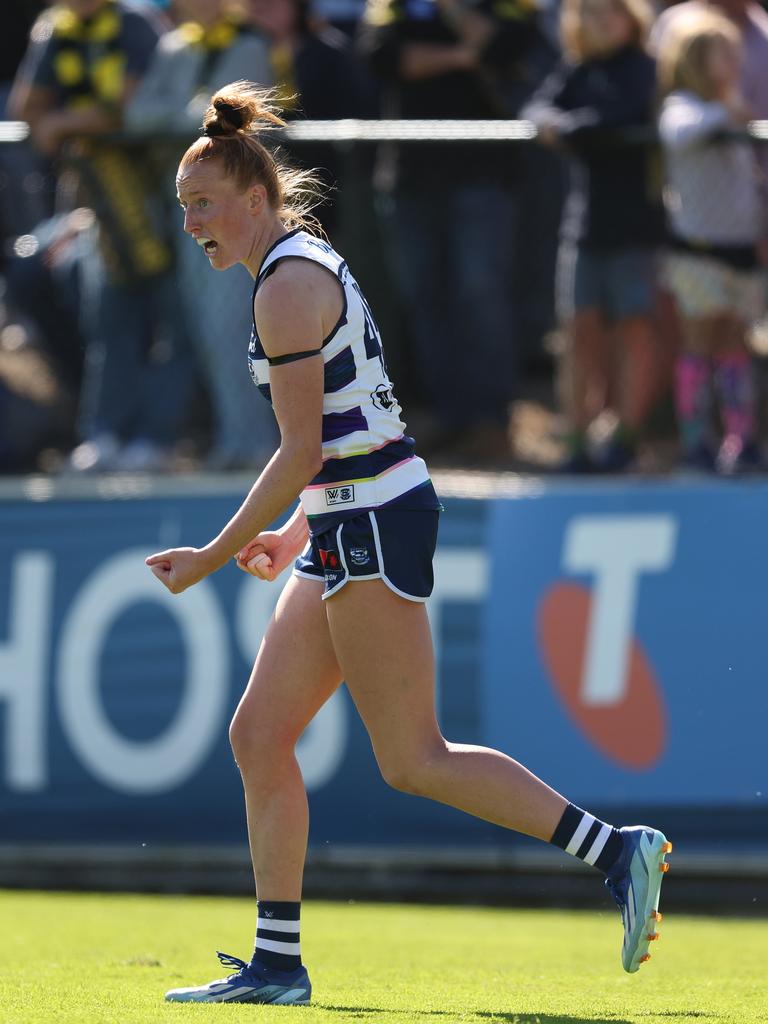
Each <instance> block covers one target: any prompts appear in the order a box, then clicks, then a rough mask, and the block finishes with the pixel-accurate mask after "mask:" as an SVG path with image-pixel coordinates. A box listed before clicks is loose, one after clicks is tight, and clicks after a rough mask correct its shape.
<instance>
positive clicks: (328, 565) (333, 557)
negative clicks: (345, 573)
mask: <svg viewBox="0 0 768 1024" xmlns="http://www.w3.org/2000/svg"><path fill="white" fill-rule="evenodd" d="M320 561H321V562H322V563H323V568H324V569H338V567H339V556H338V555H337V554H336V552H335V551H323V549H322V548H320Z"/></svg>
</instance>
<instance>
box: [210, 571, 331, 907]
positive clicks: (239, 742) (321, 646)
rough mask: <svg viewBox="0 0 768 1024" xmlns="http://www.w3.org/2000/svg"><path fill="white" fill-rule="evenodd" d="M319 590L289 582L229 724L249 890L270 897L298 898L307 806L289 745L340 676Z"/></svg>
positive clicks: (320, 587) (300, 580)
mask: <svg viewBox="0 0 768 1024" xmlns="http://www.w3.org/2000/svg"><path fill="white" fill-rule="evenodd" d="M322 591H323V584H322V583H321V582H315V581H314V580H307V579H303V578H300V577H296V576H293V577H291V579H290V580H289V581H288V583H287V584H286V586H285V589H284V591H283V593H282V594H281V596H280V599H279V601H278V604H277V607H276V609H275V613H274V615H273V617H272V620H271V622H270V623H269V626H268V627H267V631H266V633H265V634H264V639H263V640H262V643H261V647H260V648H259V653H258V655H257V657H256V662H255V664H254V667H253V671H252V673H251V678H250V680H249V682H248V686H247V687H246V689H245V692H244V694H243V696H242V698H241V700H240V703H239V704H238V707H237V710H236V711H235V714H234V717H233V719H232V724H231V726H230V730H229V736H230V741H231V743H232V750H233V752H234V755H235V760H236V761H237V764H238V767H239V769H240V773H241V775H242V778H243V786H244V789H245V804H246V810H247V815H248V839H249V842H250V847H251V858H252V861H253V873H254V877H255V880H256V892H257V895H258V896H259V897H260V898H261V897H264V898H267V899H270V900H300V899H301V881H302V874H303V870H304V859H305V857H306V850H307V835H308V830H309V811H308V808H307V794H306V791H305V789H304V782H303V779H302V777H301V772H300V770H299V765H298V762H297V760H296V755H295V752H294V751H295V747H296V743H297V742H298V739H299V737H300V736H301V734H302V732H303V731H304V730H305V729H306V727H307V726H308V725H309V723H310V722H311V721H312V719H313V718H314V716H315V715H316V713H317V712H318V711H319V710H320V708H321V707H322V706H323V704H324V703H325V702H326V701H327V700H328V698H329V697H330V696H331V694H332V693H333V692H334V691H335V690H336V689H337V688H338V686H339V684H340V683H341V675H340V672H339V667H338V664H337V662H336V656H335V654H334V650H333V647H332V645H331V639H330V634H329V631H328V623H327V620H326V617H325V612H324V609H323V605H322V601H321V597H320V595H321V594H322Z"/></svg>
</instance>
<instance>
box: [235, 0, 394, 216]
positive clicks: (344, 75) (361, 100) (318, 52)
mask: <svg viewBox="0 0 768 1024" xmlns="http://www.w3.org/2000/svg"><path fill="white" fill-rule="evenodd" d="M244 5H245V11H246V15H247V17H248V19H249V21H250V23H251V25H252V26H253V27H254V28H255V29H257V30H258V31H259V32H261V33H263V35H264V37H265V38H266V39H267V40H268V42H269V61H270V65H271V69H272V76H273V81H274V82H275V85H276V87H277V88H278V90H279V94H280V102H281V105H282V107H283V117H285V118H286V119H287V120H291V119H292V118H299V117H301V118H308V119H309V120H310V121H325V120H335V119H339V118H345V117H355V118H368V117H375V116H376V113H377V104H376V96H375V87H374V84H373V82H372V80H371V78H370V75H369V72H368V69H367V68H366V67H365V66H364V65H363V64H362V63H361V61H360V58H359V57H358V55H357V54H356V53H355V51H354V50H353V49H352V47H351V45H350V42H349V40H348V39H347V37H346V36H344V35H342V33H341V32H339V31H337V30H336V29H334V28H329V27H328V26H322V25H320V26H317V25H315V24H314V23H313V22H312V21H311V20H310V17H309V5H308V2H307V0H244ZM296 154H297V156H299V157H300V158H301V162H302V163H303V164H304V165H306V166H309V167H313V168H318V169H319V170H320V173H321V176H322V177H323V178H324V180H325V182H326V184H327V185H328V186H330V192H331V194H332V192H333V189H334V187H336V186H337V185H338V182H339V178H340V177H341V168H340V157H339V155H338V151H337V149H336V148H335V147H334V146H332V145H327V144H325V145H324V144H322V143H319V144H318V143H312V144H310V145H307V144H302V146H301V148H300V149H299V148H298V147H297V148H296ZM317 215H318V217H319V219H320V221H321V222H322V224H323V227H324V228H325V230H326V231H327V232H328V234H330V235H333V233H334V231H335V229H336V226H337V218H336V208H335V204H334V203H333V201H332V200H331V203H330V204H325V205H324V206H322V207H321V208H320V209H319V210H318V211H317Z"/></svg>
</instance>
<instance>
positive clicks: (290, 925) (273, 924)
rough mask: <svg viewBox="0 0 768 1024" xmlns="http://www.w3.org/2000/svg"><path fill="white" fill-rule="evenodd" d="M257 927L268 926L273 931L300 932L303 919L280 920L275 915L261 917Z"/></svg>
mask: <svg viewBox="0 0 768 1024" xmlns="http://www.w3.org/2000/svg"><path fill="white" fill-rule="evenodd" d="M256 927H257V928H266V929H267V930H268V931H272V932H298V931H300V930H301V921H279V920H278V919H277V918H275V917H260V918H258V920H257V922H256Z"/></svg>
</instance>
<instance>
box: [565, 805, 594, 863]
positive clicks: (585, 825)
mask: <svg viewBox="0 0 768 1024" xmlns="http://www.w3.org/2000/svg"><path fill="white" fill-rule="evenodd" d="M594 824H595V819H594V818H593V817H592V815H591V814H586V813H585V814H584V817H583V818H582V819H581V821H580V822H579V827H578V828H577V829H576V831H575V832H574V833H573V835H572V836H571V841H570V843H568V845H567V846H566V848H565V852H566V853H570V855H571V856H572V857H575V856H576V854H577V853H578V852H579V847H580V846H581V844H582V843H583V842H584V840H585V839H586V838H587V832H589V830H590V829H591V828H592V826H593V825H594Z"/></svg>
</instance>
